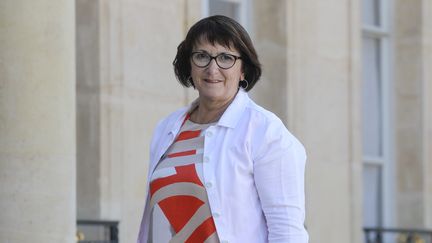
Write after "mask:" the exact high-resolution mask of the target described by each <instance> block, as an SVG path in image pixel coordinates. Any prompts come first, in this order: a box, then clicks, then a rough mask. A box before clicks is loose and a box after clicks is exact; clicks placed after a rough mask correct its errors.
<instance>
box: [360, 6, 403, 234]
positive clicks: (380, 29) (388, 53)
mask: <svg viewBox="0 0 432 243" xmlns="http://www.w3.org/2000/svg"><path fill="white" fill-rule="evenodd" d="M363 1H364V0H363ZM378 7H379V12H378V14H379V25H378V26H377V25H370V24H365V23H364V22H363V19H361V26H362V28H361V29H362V37H368V38H373V39H376V40H379V60H378V65H379V80H380V84H381V90H380V104H381V107H380V110H381V111H382V120H381V138H382V156H381V157H379V156H378V157H375V156H367V155H365V154H363V152H362V156H363V166H366V165H371V166H380V167H381V169H382V170H381V173H382V180H381V188H380V189H381V191H382V192H383V195H381V199H382V201H381V202H380V218H381V220H380V221H381V222H380V224H381V225H377V226H383V227H392V226H394V224H395V219H396V217H395V203H394V202H395V200H394V199H395V188H394V187H395V156H394V141H395V140H394V136H395V135H394V112H393V110H394V92H393V90H394V87H393V82H392V80H394V77H393V73H394V68H393V66H394V64H393V60H394V56H393V53H394V52H393V49H394V43H393V40H392V37H393V36H392V33H393V25H392V21H391V20H392V19H393V12H394V11H393V0H381V1H379V5H378ZM362 51H363V49H362ZM362 82H363V78H362ZM363 115H364V114H363Z"/></svg>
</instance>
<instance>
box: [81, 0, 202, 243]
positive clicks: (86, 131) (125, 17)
mask: <svg viewBox="0 0 432 243" xmlns="http://www.w3.org/2000/svg"><path fill="white" fill-rule="evenodd" d="M93 8H94V9H93ZM199 11H200V5H197V1H180V0H178V1H135V0H127V1H109V2H106V1H91V0H81V4H80V8H79V9H78V10H77V12H78V13H79V14H82V15H87V17H86V16H82V17H83V18H84V19H83V21H87V22H88V25H89V26H87V27H86V28H84V29H80V30H79V31H80V32H81V34H82V42H81V43H82V45H81V46H80V47H79V50H78V53H81V55H82V59H81V62H82V65H83V68H82V69H81V70H79V72H83V73H82V74H78V76H79V77H82V80H78V82H81V86H80V84H79V86H78V87H82V89H78V97H79V101H78V105H79V106H78V117H82V120H81V121H80V120H78V122H81V123H80V124H81V127H80V128H81V129H80V130H79V131H78V134H80V135H79V136H78V139H79V140H78V144H81V145H78V148H80V147H81V148H82V150H80V151H79V152H81V153H82V154H80V153H79V155H78V156H79V157H82V158H86V159H85V160H86V162H85V163H82V164H81V167H79V170H78V177H79V178H81V179H83V180H84V181H85V182H84V183H82V184H78V186H81V188H78V192H81V194H80V193H79V194H78V203H79V205H78V206H79V208H82V209H79V210H78V215H79V216H80V217H86V216H89V217H96V218H100V219H110V220H119V221H120V240H121V241H122V242H134V241H135V240H136V237H137V235H138V228H139V223H140V220H141V215H142V212H143V207H144V201H145V195H146V187H145V185H146V184H145V183H146V177H147V166H148V148H149V142H150V138H151V135H152V133H153V129H154V127H155V125H156V123H157V122H158V121H159V120H160V119H161V118H163V117H164V116H166V115H167V114H169V113H170V112H172V111H174V110H176V109H178V108H180V107H182V106H184V105H185V104H186V103H188V102H189V101H190V100H192V99H193V98H194V96H195V94H194V91H193V90H189V91H186V90H185V89H183V88H182V87H181V86H180V84H179V83H178V82H177V80H176V79H175V76H174V72H173V67H172V61H173V59H174V56H175V53H176V50H177V45H178V44H179V43H180V41H181V40H183V38H184V36H185V31H186V30H187V28H188V26H189V25H191V23H194V22H195V21H196V20H197V19H198V18H199V16H196V15H197V14H199V13H200V12H199ZM84 24H85V23H84V22H83V25H84ZM93 24H97V25H98V26H99V27H98V28H96V27H93ZM97 29H98V30H99V32H94V30H97ZM78 36H80V35H79V34H78ZM93 48H94V49H93ZM79 60H80V59H79ZM84 64H88V66H90V67H92V66H94V68H89V67H87V68H86V67H85V65H84ZM84 85H87V86H84ZM80 104H81V106H80ZM80 124H79V125H80ZM91 129H93V130H91ZM89 146H94V147H95V150H91V149H89ZM90 160H93V161H90ZM86 183H91V187H90V188H88V187H86ZM92 190H94V191H95V194H93V195H91V194H90V191H92ZM80 197H81V198H80ZM80 212H81V213H80Z"/></svg>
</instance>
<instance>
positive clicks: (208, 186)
mask: <svg viewBox="0 0 432 243" xmlns="http://www.w3.org/2000/svg"><path fill="white" fill-rule="evenodd" d="M205 186H206V188H212V186H213V184H212V183H211V182H207V183H206V184H205Z"/></svg>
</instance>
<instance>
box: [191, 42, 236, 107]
mask: <svg viewBox="0 0 432 243" xmlns="http://www.w3.org/2000/svg"><path fill="white" fill-rule="evenodd" d="M192 52H202V53H208V54H209V55H210V56H213V57H214V56H217V55H219V54H221V53H226V54H231V55H234V56H240V53H239V52H238V51H237V50H235V49H229V48H227V47H224V46H222V45H219V44H217V43H215V44H214V45H212V44H210V43H209V42H208V41H205V40H201V41H200V42H198V43H197V44H196V45H195V47H194V48H193V50H192ZM190 62H191V77H192V80H193V82H194V85H195V88H196V89H197V90H198V93H199V96H200V99H207V100H208V101H216V102H228V101H229V100H231V99H232V98H233V97H234V96H235V95H236V93H237V90H238V87H239V81H240V80H243V79H244V73H243V71H242V62H241V59H237V60H236V62H235V64H234V66H232V67H231V68H228V69H222V68H220V67H219V66H218V65H217V64H216V60H215V59H212V60H211V62H210V64H209V65H208V66H206V67H198V66H196V65H195V64H194V63H193V62H192V59H191V60H190Z"/></svg>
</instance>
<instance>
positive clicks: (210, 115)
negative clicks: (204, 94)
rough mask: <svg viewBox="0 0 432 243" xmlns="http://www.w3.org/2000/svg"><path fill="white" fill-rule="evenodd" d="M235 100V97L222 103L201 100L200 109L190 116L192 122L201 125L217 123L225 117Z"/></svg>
mask: <svg viewBox="0 0 432 243" xmlns="http://www.w3.org/2000/svg"><path fill="white" fill-rule="evenodd" d="M233 99H234V97H233V98H231V99H230V100H227V101H222V102H221V101H209V100H206V99H202V98H200V100H199V102H198V107H197V108H196V109H194V110H193V111H192V113H191V115H190V120H191V121H192V122H195V123H199V124H208V123H212V122H216V121H218V120H219V118H220V117H221V116H222V115H223V113H224V112H225V110H226V109H227V108H228V106H229V105H230V104H231V102H232V100H233Z"/></svg>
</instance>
